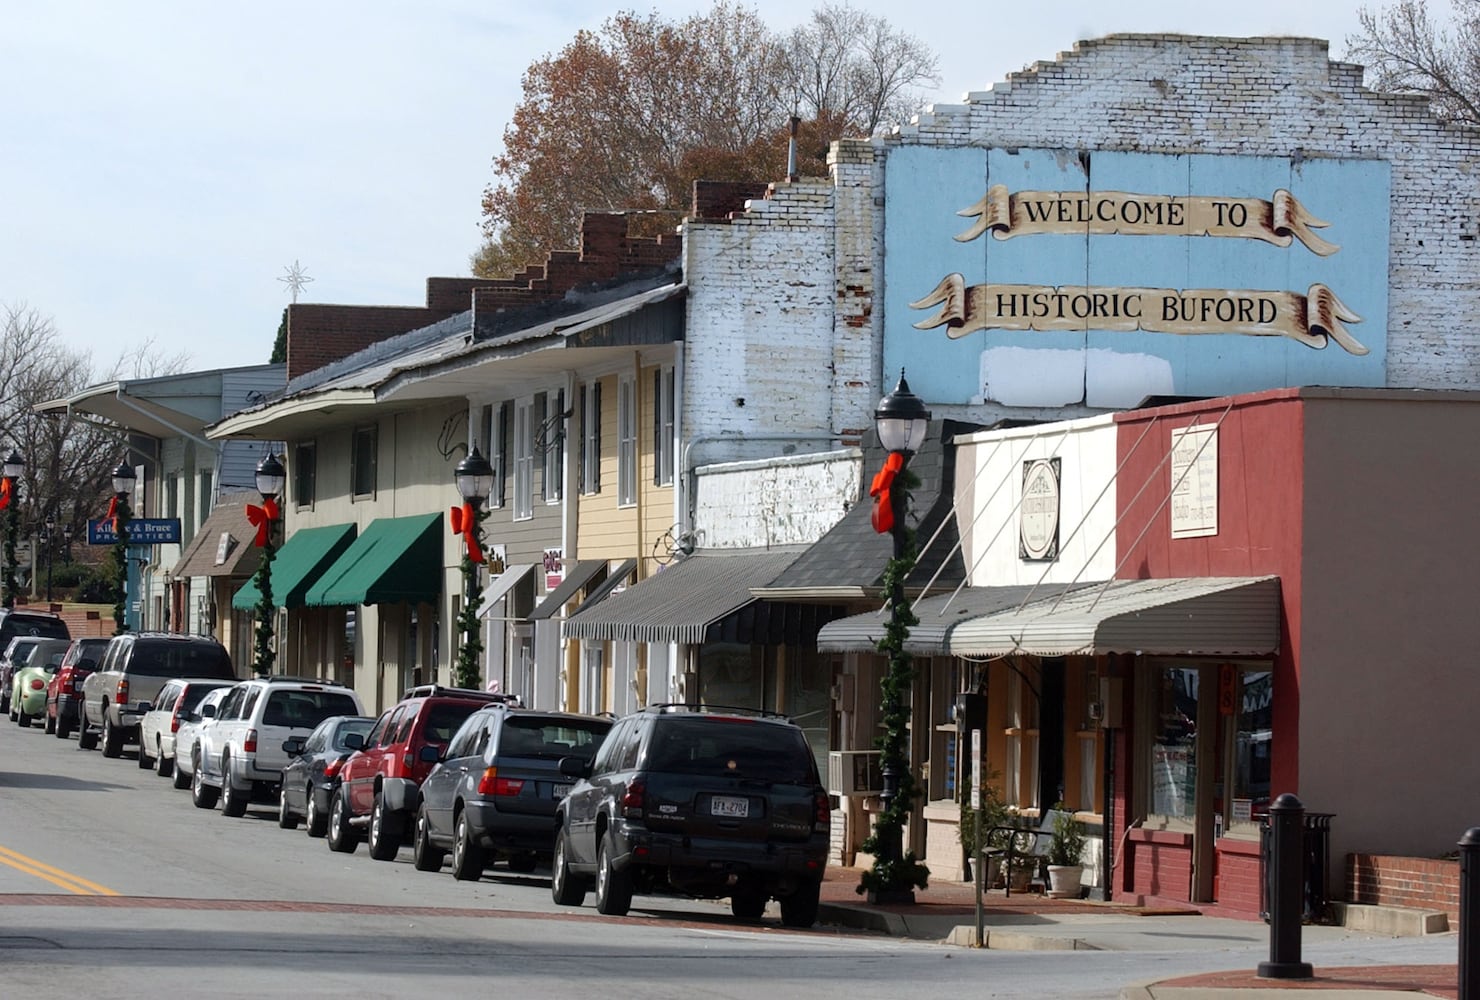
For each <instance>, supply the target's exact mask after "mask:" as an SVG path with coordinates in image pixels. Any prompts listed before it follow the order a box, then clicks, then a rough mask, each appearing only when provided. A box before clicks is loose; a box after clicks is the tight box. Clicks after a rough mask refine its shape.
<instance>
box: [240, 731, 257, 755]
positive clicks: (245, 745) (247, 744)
mask: <svg viewBox="0 0 1480 1000" xmlns="http://www.w3.org/2000/svg"><path fill="white" fill-rule="evenodd" d="M242 750H243V751H245V752H246V753H256V752H257V730H255V729H248V730H247V738H246V739H244V740H242Z"/></svg>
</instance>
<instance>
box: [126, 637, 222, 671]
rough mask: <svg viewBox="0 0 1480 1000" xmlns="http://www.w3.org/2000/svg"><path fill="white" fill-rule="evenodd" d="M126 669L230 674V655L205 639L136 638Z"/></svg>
mask: <svg viewBox="0 0 1480 1000" xmlns="http://www.w3.org/2000/svg"><path fill="white" fill-rule="evenodd" d="M128 672H129V673H131V674H139V675H140V676H143V677H232V676H234V674H235V672H234V671H233V670H232V669H231V657H229V656H227V655H226V650H225V649H224V648H223V647H221V646H218V645H216V644H215V643H208V642H174V641H171V640H160V641H158V642H155V641H152V640H149V639H140V640H138V641H137V642H135V643H134V651H133V655H132V656H131V657H130V658H129V665H128Z"/></svg>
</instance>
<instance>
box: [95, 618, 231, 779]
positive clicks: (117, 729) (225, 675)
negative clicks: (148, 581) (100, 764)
mask: <svg viewBox="0 0 1480 1000" xmlns="http://www.w3.org/2000/svg"><path fill="white" fill-rule="evenodd" d="M172 677H201V678H214V679H219V680H235V679H236V671H234V670H233V669H232V668H231V657H230V656H228V655H227V653H226V649H225V647H223V646H222V645H221V644H220V643H219V642H217V641H216V640H215V639H212V638H210V637H208V636H203V635H177V634H175V633H173V632H125V633H124V634H122V635H115V636H114V637H113V638H111V639H109V640H108V649H107V651H106V652H105V653H104V654H103V662H102V663H101V664H100V665H99V667H98V669H97V670H94V671H93V672H92V673H91V674H89V675H88V676H87V680H85V681H83V682H82V719H81V725H80V729H79V732H78V734H77V743H78V745H79V746H81V747H82V748H83V749H84V750H91V749H92V748H93V747H95V746H97V745H98V738H99V735H100V733H99V730H101V737H102V741H103V756H104V757H117V756H119V755H120V754H121V753H122V752H123V745H124V744H125V743H137V742H138V741H139V720H141V719H142V718H143V717H144V713H145V712H146V711H148V709H149V708H152V707H153V702H154V701H156V700H157V699H158V697H159V689H160V688H162V687H163V686H164V684H165V682H166V681H168V680H169V679H170V678H172ZM145 702H148V703H149V704H148V705H143V704H142V703H145ZM141 706H142V707H141Z"/></svg>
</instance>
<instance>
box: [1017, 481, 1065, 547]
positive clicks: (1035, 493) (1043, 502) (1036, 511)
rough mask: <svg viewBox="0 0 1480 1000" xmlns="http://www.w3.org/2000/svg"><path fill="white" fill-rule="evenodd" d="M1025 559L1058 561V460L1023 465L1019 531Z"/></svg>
mask: <svg viewBox="0 0 1480 1000" xmlns="http://www.w3.org/2000/svg"><path fill="white" fill-rule="evenodd" d="M1018 548H1019V554H1020V555H1021V556H1022V557H1023V558H1024V559H1039V560H1044V559H1057V558H1058V555H1059V460H1058V459H1056V458H1040V459H1035V460H1033V461H1031V462H1024V463H1023V506H1022V511H1021V520H1020V527H1019V530H1018Z"/></svg>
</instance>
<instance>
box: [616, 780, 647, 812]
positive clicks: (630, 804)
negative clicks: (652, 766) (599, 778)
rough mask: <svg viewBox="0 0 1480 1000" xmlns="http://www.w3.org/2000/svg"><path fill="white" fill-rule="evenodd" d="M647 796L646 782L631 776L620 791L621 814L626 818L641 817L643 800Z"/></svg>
mask: <svg viewBox="0 0 1480 1000" xmlns="http://www.w3.org/2000/svg"><path fill="white" fill-rule="evenodd" d="M646 798H647V782H645V781H643V780H642V779H641V778H633V779H632V780H631V781H629V782H627V787H626V789H625V790H624V791H623V792H622V814H623V815H624V816H626V817H627V818H628V819H640V818H642V809H643V800H644V799H646Z"/></svg>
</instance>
